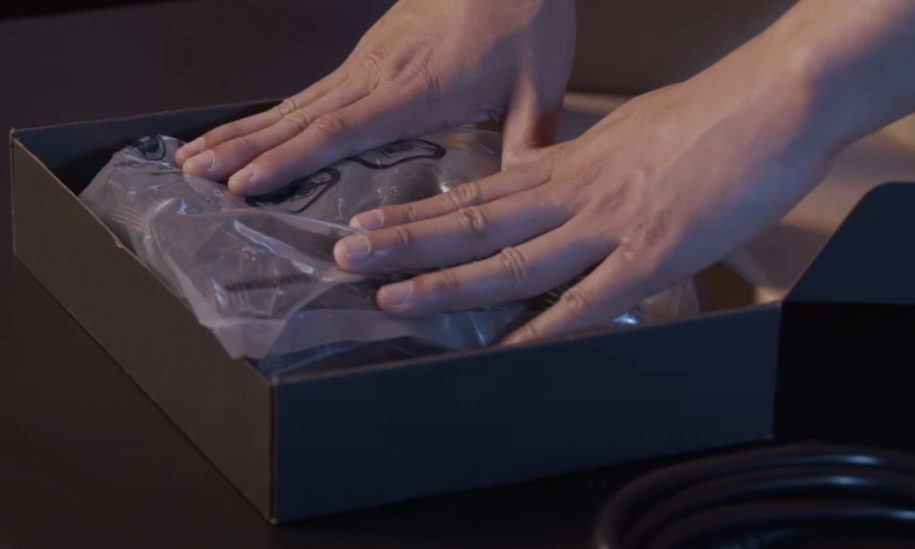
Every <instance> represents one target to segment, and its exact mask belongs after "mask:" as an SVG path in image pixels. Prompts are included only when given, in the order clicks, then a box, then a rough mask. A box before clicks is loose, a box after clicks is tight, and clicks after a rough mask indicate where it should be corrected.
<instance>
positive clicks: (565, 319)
mask: <svg viewBox="0 0 915 549" xmlns="http://www.w3.org/2000/svg"><path fill="white" fill-rule="evenodd" d="M679 278H680V277H678V276H676V275H674V274H673V273H672V272H671V271H668V270H667V269H665V268H663V262H662V261H660V260H659V255H658V253H657V252H653V251H650V250H644V251H643V252H641V253H640V252H637V251H636V250H634V249H632V248H630V247H628V246H627V245H625V244H624V245H621V246H620V247H618V248H617V249H616V250H614V251H613V252H612V253H611V254H610V255H609V256H608V257H607V258H606V259H605V260H604V261H603V262H601V264H600V265H599V266H598V267H597V268H596V269H595V270H594V272H592V273H591V274H590V275H589V276H587V277H585V278H584V280H582V281H581V282H579V283H578V284H576V285H575V286H573V287H572V288H570V289H569V290H567V291H566V292H565V293H564V294H562V297H560V298H559V301H558V302H557V303H556V304H555V305H554V306H553V307H551V308H550V309H549V310H547V311H546V312H544V313H543V314H541V315H539V316H538V317H537V318H535V319H533V320H532V321H531V322H529V323H528V324H526V325H525V326H523V327H521V328H520V329H519V330H518V331H516V332H515V333H513V334H511V335H509V336H508V337H507V338H506V339H505V340H504V341H503V344H505V345H513V344H517V343H526V342H530V341H536V340H540V339H544V338H548V337H556V336H560V335H565V334H568V333H572V332H576V331H581V330H587V329H591V328H597V327H600V326H608V325H610V323H612V322H613V320H614V319H616V318H617V317H619V316H620V315H622V314H623V313H625V312H626V311H629V310H631V309H633V308H634V307H635V306H637V305H638V304H639V302H640V301H641V300H642V299H644V298H645V297H647V296H649V295H653V294H655V293H657V292H659V291H661V290H663V289H664V288H665V287H668V286H670V285H672V284H674V283H676V282H677V281H678V280H679Z"/></svg>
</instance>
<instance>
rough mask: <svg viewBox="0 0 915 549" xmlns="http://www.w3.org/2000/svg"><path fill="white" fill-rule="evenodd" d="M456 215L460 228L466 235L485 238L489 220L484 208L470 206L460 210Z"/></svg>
mask: <svg viewBox="0 0 915 549" xmlns="http://www.w3.org/2000/svg"><path fill="white" fill-rule="evenodd" d="M455 215H456V217H457V222H458V226H459V227H460V229H461V230H463V231H464V232H465V233H467V234H469V235H472V236H483V235H485V234H486V229H487V227H488V225H489V220H488V219H487V218H486V214H485V213H484V212H483V208H481V207H479V206H469V207H466V208H461V209H459V210H458V211H457V212H455Z"/></svg>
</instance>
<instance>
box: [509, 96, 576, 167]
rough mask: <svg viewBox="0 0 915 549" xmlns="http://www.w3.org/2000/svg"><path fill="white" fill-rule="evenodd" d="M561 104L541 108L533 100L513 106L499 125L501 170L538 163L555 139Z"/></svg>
mask: <svg viewBox="0 0 915 549" xmlns="http://www.w3.org/2000/svg"><path fill="white" fill-rule="evenodd" d="M561 112H562V102H561V101H560V102H558V103H557V104H554V105H549V106H547V107H542V106H538V105H536V104H534V100H531V101H521V102H518V103H515V104H513V105H512V106H511V107H510V108H509V110H508V112H507V113H506V115H505V122H504V123H503V126H502V169H503V170H508V169H511V168H514V167H517V166H520V165H522V164H526V163H529V162H533V161H534V160H537V159H538V158H539V157H540V155H541V154H542V152H543V149H544V148H545V147H548V146H550V145H552V144H553V143H554V142H555V140H556V127H557V125H558V124H559V116H560V113H561Z"/></svg>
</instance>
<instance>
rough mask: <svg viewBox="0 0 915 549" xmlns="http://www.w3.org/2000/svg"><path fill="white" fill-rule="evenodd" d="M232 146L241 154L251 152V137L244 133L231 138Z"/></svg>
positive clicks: (252, 148)
mask: <svg viewBox="0 0 915 549" xmlns="http://www.w3.org/2000/svg"><path fill="white" fill-rule="evenodd" d="M232 143H233V148H234V149H235V150H236V151H237V152H239V153H241V154H251V153H252V152H254V146H253V145H252V144H251V139H250V138H249V137H248V136H246V135H241V136H239V137H236V138H235V139H233V140H232Z"/></svg>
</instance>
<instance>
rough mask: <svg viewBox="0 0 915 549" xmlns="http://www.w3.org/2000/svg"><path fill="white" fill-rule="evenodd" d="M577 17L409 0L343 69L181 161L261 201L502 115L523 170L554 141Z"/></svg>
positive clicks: (544, 6) (521, 6)
mask: <svg viewBox="0 0 915 549" xmlns="http://www.w3.org/2000/svg"><path fill="white" fill-rule="evenodd" d="M574 12H575V6H574V0H400V2H398V3H397V4H396V5H395V6H394V7H393V8H391V10H390V11H389V12H388V13H387V14H386V15H385V16H384V17H382V18H381V20H379V21H378V23H376V24H375V26H374V27H372V29H370V30H369V32H368V33H367V34H366V35H365V36H364V37H363V38H362V40H361V41H360V42H359V44H358V45H357V46H356V48H355V50H354V51H353V53H352V54H351V55H350V56H349V58H348V59H347V60H346V61H345V62H344V63H343V65H342V66H341V67H340V68H338V69H337V70H336V71H334V72H333V73H331V74H330V75H329V76H327V77H326V78H324V79H323V80H320V81H319V82H317V83H316V84H314V85H312V86H311V87H309V88H307V89H306V90H305V91H303V92H301V93H299V94H298V95H295V96H293V97H291V98H289V99H287V100H286V101H284V102H283V103H282V104H281V105H279V106H278V107H276V108H274V109H272V110H270V111H267V112H264V113H261V114H258V115H255V116H252V117H249V118H245V119H242V120H238V121H236V122H233V123H231V124H227V125H225V126H221V127H219V128H216V129H214V130H213V131H210V132H208V133H207V134H205V135H204V136H202V137H201V138H198V139H197V140H195V141H193V142H191V143H189V144H187V145H185V146H184V147H182V148H181V149H180V150H179V151H178V153H177V155H176V161H177V163H178V164H179V165H180V166H182V167H183V169H184V170H185V171H186V172H187V173H190V174H193V175H199V176H202V177H206V178H207V179H212V180H216V181H226V180H228V184H229V189H230V190H231V191H232V192H234V193H237V194H240V195H259V194H263V193H266V192H269V191H272V190H275V189H278V188H280V187H283V186H284V185H286V184H288V183H290V182H292V181H294V180H296V179H300V178H302V177H306V176H308V175H310V174H311V173H313V172H315V171H317V170H319V169H321V168H323V167H325V166H328V165H330V164H333V163H334V162H337V161H339V160H342V159H344V158H346V157H349V156H352V155H355V154H359V153H361V152H364V151H366V150H369V149H372V148H375V147H378V146H381V145H384V144H386V143H389V142H392V141H396V140H399V139H404V138H409V137H417V136H419V135H422V134H424V133H428V132H432V131H436V130H440V129H444V128H449V127H454V126H459V125H463V124H472V123H481V122H485V121H487V120H495V121H497V122H499V123H500V124H502V127H503V135H504V137H503V154H502V162H503V168H505V167H510V166H512V165H516V164H519V163H522V162H524V161H525V160H526V159H528V158H531V157H533V156H536V151H537V150H539V149H540V148H541V147H544V146H547V145H549V144H551V142H552V139H553V136H554V133H555V127H556V123H557V120H558V117H559V113H560V111H561V108H562V100H563V95H564V92H565V86H566V82H567V80H568V77H569V72H570V70H571V64H572V58H573V55H574V47H575V44H574V43H575V13H574ZM293 70H294V68H293Z"/></svg>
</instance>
